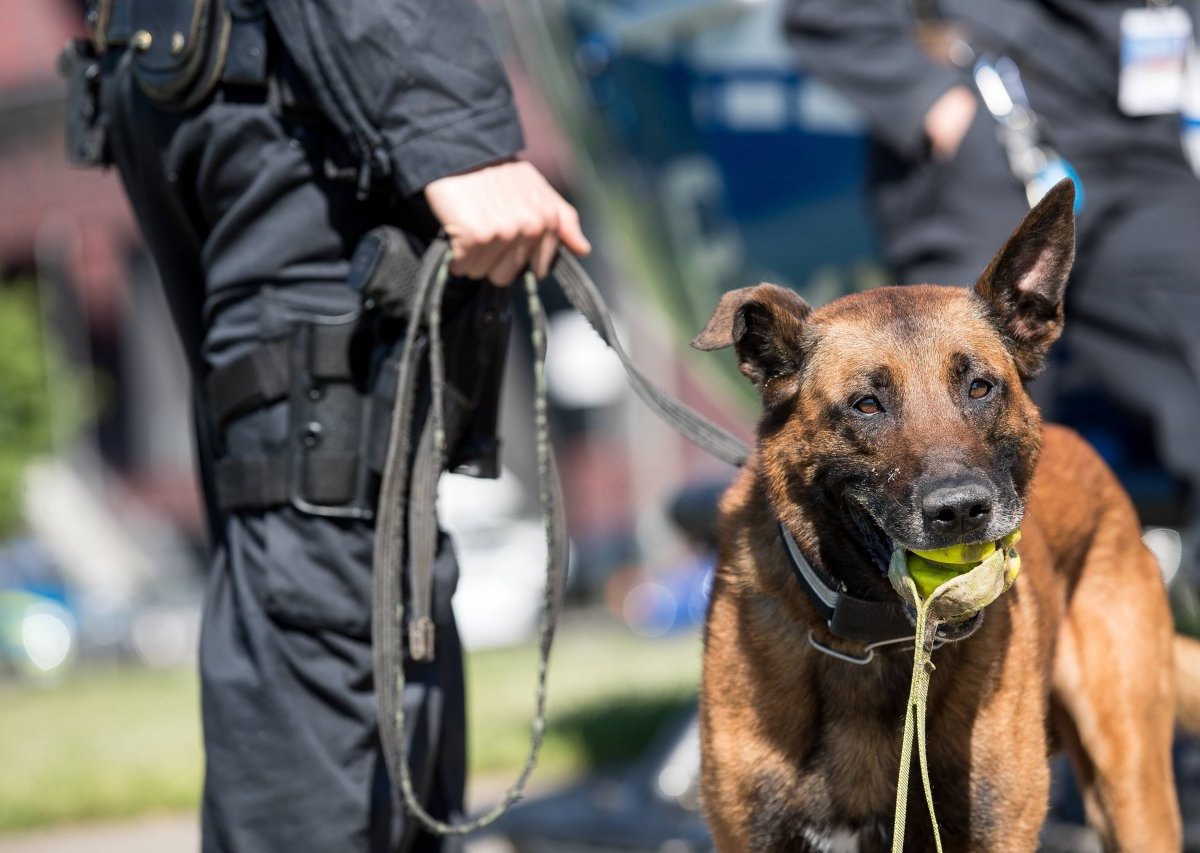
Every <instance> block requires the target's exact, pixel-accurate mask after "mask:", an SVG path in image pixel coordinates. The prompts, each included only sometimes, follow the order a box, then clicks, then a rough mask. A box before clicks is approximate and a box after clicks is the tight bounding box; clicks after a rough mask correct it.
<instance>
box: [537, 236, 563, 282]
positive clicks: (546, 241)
mask: <svg viewBox="0 0 1200 853" xmlns="http://www.w3.org/2000/svg"><path fill="white" fill-rule="evenodd" d="M557 254H558V235H557V234H555V233H553V232H547V233H546V234H544V235H543V236H542V239H541V240H540V241H538V246H537V250H536V252H535V253H534V258H533V272H534V275H536V276H537V277H538V278H545V277H546V276H548V275H550V269H551V268H552V267H553V266H554V256H555V255H557Z"/></svg>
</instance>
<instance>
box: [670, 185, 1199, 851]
mask: <svg viewBox="0 0 1200 853" xmlns="http://www.w3.org/2000/svg"><path fill="white" fill-rule="evenodd" d="M1074 195H1075V193H1074V188H1073V186H1072V185H1071V183H1070V182H1069V181H1068V182H1064V183H1062V184H1060V185H1058V186H1057V187H1055V188H1054V189H1053V190H1052V191H1051V192H1050V193H1049V194H1048V195H1047V196H1046V197H1045V198H1044V199H1043V200H1042V201H1041V202H1040V203H1039V204H1038V205H1037V206H1036V207H1035V208H1034V209H1033V210H1032V211H1031V212H1030V213H1029V214H1028V215H1027V216H1026V218H1025V219H1024V220H1023V221H1022V222H1021V224H1020V226H1019V227H1018V228H1017V230H1016V231H1015V232H1014V234H1013V235H1012V237H1011V238H1009V240H1008V242H1007V243H1006V244H1005V245H1004V247H1003V248H1002V249H1001V250H1000V252H999V254H997V255H996V257H995V259H994V260H993V261H992V262H991V264H990V265H989V266H988V268H987V270H986V271H985V272H984V273H983V275H982V277H981V278H980V279H979V281H978V283H977V284H976V285H975V287H974V289H973V290H969V289H965V288H957V287H939V286H932V285H921V286H911V287H884V288H879V289H876V290H871V291H869V292H865V293H859V294H854V295H851V296H846V297H844V298H841V299H838V300H837V301H835V302H833V303H831V304H830V305H827V306H825V307H823V308H818V309H813V308H810V307H809V306H808V305H807V304H806V303H805V302H804V301H803V300H802V299H801V298H800V297H799V296H797V295H796V294H795V293H793V292H791V291H789V290H786V289H783V288H780V287H777V286H775V285H771V284H762V285H759V286H757V287H748V288H744V289H742V290H738V291H734V292H731V293H728V294H726V295H725V296H724V297H723V298H722V299H721V301H720V304H719V305H718V307H717V309H716V311H715V313H714V314H713V317H712V319H711V320H710V321H709V323H708V325H707V327H706V328H705V329H704V331H703V332H701V334H700V335H699V336H698V337H697V338H696V340H695V341H694V342H693V345H694V346H696V347H698V348H699V349H704V350H712V349H719V348H721V347H726V346H733V347H734V348H735V350H736V352H737V358H738V362H739V365H740V369H741V372H742V373H743V374H745V375H746V376H747V377H748V378H749V379H750V380H751V381H752V382H753V383H754V385H755V386H756V387H757V388H758V391H759V393H760V395H761V397H762V404H763V415H762V419H761V422H760V424H759V427H758V438H757V446H756V450H755V452H754V454H753V456H752V457H751V459H750V461H749V463H748V464H747V465H746V467H745V469H744V470H743V471H742V472H741V474H740V476H739V477H738V479H737V480H736V481H735V483H734V484H733V485H732V486H731V487H730V489H729V490H728V492H726V494H725V496H724V497H723V499H722V501H721V507H720V510H721V517H720V549H719V562H718V570H717V573H716V579H715V583H714V585H713V591H712V601H711V608H710V611H709V615H708V622H707V625H706V630H705V650H704V669H703V684H702V689H701V706H700V711H701V748H702V796H703V803H704V811H705V814H706V816H707V819H708V823H709V826H710V828H711V830H712V834H713V837H714V839H715V841H716V844H717V848H718V849H719V850H721V851H770V850H787V851H805V850H812V851H817V850H832V849H858V850H863V851H873V850H887V849H890V847H891V843H892V838H891V835H892V825H893V810H894V806H895V798H896V779H897V773H898V763H899V755H900V745H901V729H902V726H903V721H904V718H905V711H906V699H907V696H908V689H909V680H910V677H911V674H912V646H911V644H910V645H907V646H905V645H894V646H890V647H884V648H881V649H880V650H879V651H878V653H877V654H875V655H874V659H873V660H871V662H870V663H868V664H866V665H854V664H853V663H850V662H847V661H845V660H841V659H838V658H837V657H834V656H832V655H829V654H827V653H825V652H822V651H821V650H819V649H818V648H817V645H818V644H819V645H821V646H824V647H825V648H827V649H831V650H834V651H839V652H842V653H844V654H845V655H847V656H849V657H866V654H865V652H866V648H865V646H864V645H863V644H862V643H856V642H849V641H845V640H843V639H840V638H839V637H838V636H836V635H835V634H834V633H833V632H832V631H831V630H830V627H829V625H828V623H827V621H826V620H825V619H824V618H822V617H821V615H820V614H819V613H818V610H817V609H816V607H815V606H814V604H812V603H810V598H809V597H808V595H807V594H806V593H805V591H803V590H802V588H801V585H800V582H799V581H798V580H797V578H796V577H795V576H794V575H793V571H792V568H791V564H790V563H789V561H788V556H787V552H786V550H785V547H786V546H785V544H784V542H783V541H782V539H781V532H780V528H781V526H782V528H784V529H786V530H787V531H788V532H789V533H790V534H791V536H792V538H793V539H794V541H795V543H796V544H797V545H798V547H799V550H800V552H801V553H802V554H803V555H804V556H805V557H807V559H808V561H809V562H810V563H812V564H814V565H815V566H816V567H818V568H819V569H820V570H822V571H824V572H825V573H827V574H828V575H829V576H832V578H834V579H836V581H837V582H838V583H839V584H841V586H842V587H843V589H844V590H845V591H846V592H848V593H850V594H853V595H854V596H856V597H858V598H862V599H867V600H879V601H893V602H898V600H899V599H898V597H897V595H896V593H895V592H894V591H893V589H892V587H891V586H890V584H889V582H888V580H887V579H886V576H885V567H886V559H887V556H886V555H887V549H888V547H890V546H891V545H892V544H899V545H901V546H902V547H905V548H908V549H938V548H945V547H948V546H951V545H955V544H963V543H978V542H988V541H993V540H999V539H1001V538H1002V537H1004V536H1005V535H1007V534H1009V533H1010V532H1012V531H1013V530H1015V529H1017V528H1018V527H1019V528H1020V529H1021V531H1022V533H1023V538H1022V540H1021V542H1020V545H1019V546H1018V551H1019V553H1020V555H1021V558H1022V568H1021V574H1020V576H1019V578H1018V579H1017V581H1016V584H1015V585H1014V586H1013V587H1012V589H1010V590H1009V591H1008V592H1007V593H1005V594H1004V595H1002V596H1001V597H1000V598H999V599H998V600H997V601H995V602H994V603H993V604H991V605H990V606H989V607H988V608H987V609H986V611H985V612H984V617H985V618H984V619H983V620H982V623H981V624H980V625H979V627H978V630H977V631H976V632H975V633H974V634H973V635H972V636H970V637H968V638H966V639H962V640H961V641H959V642H954V643H948V644H946V645H944V646H941V647H940V648H939V649H938V650H937V651H936V652H935V653H934V658H933V660H934V664H935V665H936V671H935V672H934V674H933V677H932V688H931V692H930V695H929V702H928V724H927V725H928V732H929V735H928V743H929V766H930V771H931V776H932V785H933V796H934V800H935V802H936V805H937V816H938V822H939V825H940V828H941V836H942V839H943V841H944V844H945V849H946V850H963V851H984V850H987V851H998V850H1012V851H1032V850H1034V849H1036V847H1037V843H1038V835H1039V831H1040V828H1041V826H1042V823H1043V820H1044V818H1045V814H1046V809H1047V801H1048V796H1049V787H1050V773H1049V769H1048V756H1049V755H1051V754H1052V753H1053V752H1054V751H1056V750H1059V749H1062V750H1065V751H1066V752H1067V753H1068V754H1069V756H1070V759H1071V761H1072V763H1073V767H1074V771H1075V775H1076V778H1077V779H1078V782H1079V785H1080V788H1081V790H1082V791H1083V794H1084V800H1085V804H1086V808H1087V814H1088V819H1089V822H1090V823H1091V824H1092V825H1093V826H1094V828H1095V829H1096V830H1097V831H1098V832H1099V833H1100V835H1101V836H1102V838H1103V839H1104V840H1105V842H1106V843H1107V845H1108V846H1109V847H1110V848H1111V849H1119V850H1128V851H1170V850H1178V849H1179V848H1180V816H1179V811H1178V805H1177V802H1176V795H1175V789H1174V782H1173V776H1172V768H1171V760H1170V749H1171V738H1172V729H1173V722H1174V720H1175V707H1176V702H1177V701H1179V702H1180V703H1181V704H1182V705H1183V706H1184V708H1183V710H1184V711H1185V712H1186V714H1187V719H1188V720H1189V721H1191V722H1194V721H1195V717H1196V713H1197V709H1198V708H1200V702H1198V701H1197V699H1196V696H1195V693H1196V684H1198V683H1200V678H1198V677H1197V674H1200V666H1198V665H1197V660H1198V656H1197V647H1196V646H1195V645H1193V644H1190V643H1189V642H1187V641H1183V640H1176V639H1175V637H1174V635H1173V630H1172V627H1171V614H1170V612H1169V609H1168V605H1167V600H1166V596H1165V594H1164V590H1163V583H1162V580H1161V577H1160V575H1159V571H1158V568H1157V566H1156V564H1155V561H1154V559H1153V557H1152V556H1151V555H1150V553H1149V552H1148V551H1147V550H1146V549H1145V547H1144V546H1143V545H1142V543H1141V541H1140V531H1139V525H1138V520H1137V516H1136V515H1135V513H1134V509H1133V507H1132V505H1131V504H1130V501H1129V498H1128V497H1127V496H1126V495H1125V493H1124V492H1123V491H1122V489H1121V486H1120V485H1119V484H1118V482H1117V480H1116V479H1115V477H1114V476H1113V474H1112V473H1111V472H1110V471H1109V470H1108V468H1107V467H1106V466H1105V464H1104V463H1103V462H1102V461H1101V460H1100V458H1099V457H1098V456H1097V455H1096V453H1095V452H1094V451H1093V450H1092V449H1091V448H1090V447H1089V446H1088V445H1087V444H1086V443H1084V441H1083V440H1081V439H1080V438H1079V437H1078V436H1077V435H1075V434H1074V433H1072V432H1070V431H1068V430H1066V429H1064V428H1061V427H1056V426H1049V425H1047V426H1043V424H1042V421H1041V419H1040V417H1039V414H1038V411H1037V409H1036V407H1035V406H1034V404H1033V403H1032V401H1031V400H1030V398H1029V396H1028V395H1027V393H1026V390H1025V388H1024V383H1025V382H1026V381H1027V380H1028V379H1030V378H1031V377H1033V376H1034V375H1036V374H1037V373H1038V372H1039V370H1040V369H1041V367H1042V364H1043V360H1044V358H1045V356H1046V352H1047V349H1048V348H1049V347H1050V345H1051V344H1052V343H1053V342H1054V340H1055V339H1056V338H1057V337H1058V335H1059V333H1060V331H1061V328H1062V321H1063V310H1062V302H1063V291H1064V289H1065V286H1066V282H1067V275H1068V272H1069V270H1070V267H1071V263H1072V260H1073V258H1074V216H1073V212H1072V206H1073V202H1074ZM880 542H884V543H888V544H887V545H885V547H883V548H880ZM881 552H882V556H881ZM810 636H811V640H812V641H814V642H810ZM889 648H890V649H891V651H888V650H887V649H889ZM1176 669H1179V670H1181V671H1184V674H1181V675H1180V676H1179V677H1177V676H1176ZM1177 682H1178V683H1177ZM1177 693H1178V696H1177ZM908 803H909V806H908V813H907V820H906V823H907V829H906V838H905V839H904V841H905V844H904V847H905V849H906V850H930V849H933V839H932V830H931V828H930V820H929V815H928V812H927V811H926V807H925V803H924V798H923V795H922V789H921V788H920V787H919V781H918V776H917V774H916V771H915V770H914V773H913V779H912V782H911V787H910V792H909V796H908Z"/></svg>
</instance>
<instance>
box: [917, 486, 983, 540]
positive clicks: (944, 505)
mask: <svg viewBox="0 0 1200 853" xmlns="http://www.w3.org/2000/svg"><path fill="white" fill-rule="evenodd" d="M921 509H922V511H923V512H924V513H925V520H926V523H927V524H928V525H929V527H930V529H931V530H933V531H934V532H936V533H939V534H943V535H967V534H970V533H975V532H976V531H979V530H981V529H983V527H984V526H986V525H987V523H988V521H989V520H990V515H991V512H992V492H991V489H990V488H988V486H987V484H985V483H982V482H967V483H956V484H954V485H948V486H942V487H940V488H936V489H934V490H933V491H931V492H930V493H929V494H927V495H926V496H925V498H924V499H923V500H922V501H921Z"/></svg>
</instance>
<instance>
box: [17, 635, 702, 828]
mask: <svg viewBox="0 0 1200 853" xmlns="http://www.w3.org/2000/svg"><path fill="white" fill-rule="evenodd" d="M535 660H536V657H535V649H534V646H533V645H532V644H530V645H527V646H522V647H518V648H512V649H497V650H489V651H483V652H476V653H473V654H470V655H468V656H467V700H468V752H469V757H470V769H471V774H472V775H471V779H472V781H473V782H474V783H479V782H481V781H482V783H483V784H482V786H481V787H482V790H483V791H484V792H485V793H484V799H485V800H487V801H488V802H491V801H492V800H494V799H495V798H497V797H498V796H499V795H500V791H501V790H502V787H506V786H507V785H508V784H510V783H511V781H512V777H513V775H514V774H515V773H516V772H517V771H518V770H519V769H520V766H521V763H522V762H523V761H524V758H525V751H526V749H527V748H528V743H529V732H530V723H531V721H532V714H533V686H534V675H535V668H534V667H535ZM699 676H700V641H699V637H698V636H697V635H696V634H695V633H690V634H686V635H679V636H675V637H671V638H668V639H665V640H644V639H640V638H638V637H635V636H633V635H631V634H629V633H628V632H627V631H626V630H625V629H624V628H623V627H620V626H617V625H614V624H612V623H603V624H597V623H596V622H595V621H588V620H587V619H586V618H582V617H580V615H579V614H577V613H567V614H566V615H565V617H564V624H563V626H562V630H561V631H560V632H559V635H558V639H557V641H556V643H555V649H554V657H553V658H552V660H551V666H550V720H549V727H548V729H547V731H546V740H545V742H544V744H543V747H542V753H541V760H540V761H539V763H538V768H537V771H536V772H535V773H534V777H533V786H534V787H535V788H536V787H539V786H546V785H548V784H552V783H554V782H556V781H561V780H562V779H564V778H565V777H568V776H570V775H573V774H577V773H580V772H583V771H586V770H588V769H590V768H592V767H595V766H602V765H605V764H611V763H613V762H621V761H626V760H628V759H630V758H633V757H634V756H636V755H638V754H639V753H640V752H641V750H642V749H644V748H645V746H646V745H647V744H648V742H649V741H650V739H651V738H652V737H653V736H654V734H655V733H656V732H657V731H658V729H659V727H660V726H661V725H662V723H663V722H664V721H665V719H666V718H667V717H668V716H669V715H672V714H675V713H678V711H679V709H680V708H682V707H684V706H686V704H687V703H688V702H689V701H690V700H691V698H692V697H694V696H695V692H696V688H697V685H698V683H699ZM0 757H2V759H0V832H4V831H12V830H16V829H22V828H27V827H33V826H45V825H53V824H62V823H70V822H76V821H85V820H96V819H113V818H128V817H134V816H140V815H145V814H150V813H154V812H164V811H183V810H194V809H196V808H198V807H199V802H200V788H201V783H202V776H203V766H204V761H203V753H202V749H201V744H200V707H199V695H198V689H197V684H196V676H195V673H194V672H192V671H190V670H174V671H155V670H144V669H133V668H118V667H109V668H100V669H95V668H93V669H90V670H89V669H85V670H80V671H78V672H77V673H75V674H74V675H73V676H71V677H69V678H68V679H67V680H66V681H64V682H62V683H61V684H59V685H57V686H54V687H41V688H37V687H34V688H31V687H22V686H18V685H17V684H16V683H11V684H9V685H3V684H0Z"/></svg>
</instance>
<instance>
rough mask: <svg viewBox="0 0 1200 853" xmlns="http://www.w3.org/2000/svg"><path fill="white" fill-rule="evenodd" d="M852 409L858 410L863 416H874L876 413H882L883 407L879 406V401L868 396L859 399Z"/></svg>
mask: <svg viewBox="0 0 1200 853" xmlns="http://www.w3.org/2000/svg"><path fill="white" fill-rule="evenodd" d="M854 408H856V409H858V410H859V411H860V412H862V413H863V414H864V415H874V414H876V413H877V412H882V411H883V406H882V405H880V403H879V400H878V399H876V398H875V397H871V396H869V395H868V396H866V397H860V398H859V399H858V402H856V403H855V404H854Z"/></svg>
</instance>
